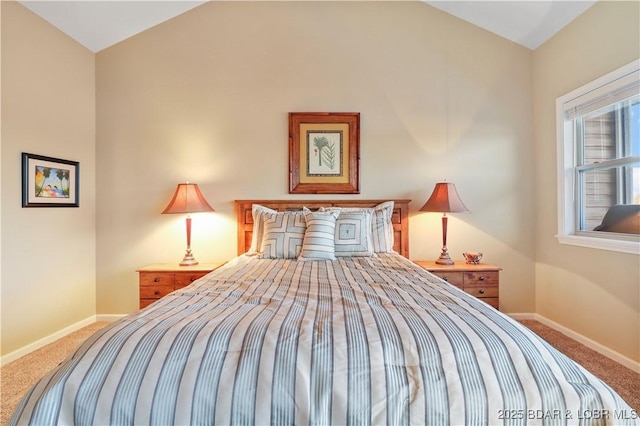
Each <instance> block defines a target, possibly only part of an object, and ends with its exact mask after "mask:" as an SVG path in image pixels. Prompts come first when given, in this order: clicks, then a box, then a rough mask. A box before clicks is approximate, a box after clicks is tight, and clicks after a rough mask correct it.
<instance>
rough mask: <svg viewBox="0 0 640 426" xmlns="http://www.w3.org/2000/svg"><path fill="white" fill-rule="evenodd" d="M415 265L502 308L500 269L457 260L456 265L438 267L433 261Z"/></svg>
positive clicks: (420, 261) (422, 261) (423, 261)
mask: <svg viewBox="0 0 640 426" xmlns="http://www.w3.org/2000/svg"><path fill="white" fill-rule="evenodd" d="M414 263H416V264H417V265H419V266H420V267H422V268H424V269H426V270H427V271H429V272H431V273H433V274H434V275H437V276H439V277H440V278H442V279H443V280H445V281H447V282H448V283H449V284H451V285H454V286H456V287H458V288H460V289H461V290H464V291H465V292H467V293H469V294H471V295H472V296H475V297H477V298H478V299H480V300H482V301H483V302H486V303H488V304H489V305H491V306H493V307H494V308H496V309H498V308H499V307H500V303H499V302H500V268H499V267H497V266H494V265H488V264H486V263H480V264H478V265H472V264H468V263H466V262H465V261H464V260H456V261H455V264H454V265H438V264H437V263H436V262H435V261H432V260H415V261H414Z"/></svg>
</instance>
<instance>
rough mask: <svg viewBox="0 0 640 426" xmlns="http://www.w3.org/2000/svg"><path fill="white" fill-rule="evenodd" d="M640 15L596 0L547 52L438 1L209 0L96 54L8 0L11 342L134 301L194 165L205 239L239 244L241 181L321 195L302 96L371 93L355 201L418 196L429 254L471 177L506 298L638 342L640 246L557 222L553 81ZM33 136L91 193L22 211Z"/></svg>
mask: <svg viewBox="0 0 640 426" xmlns="http://www.w3.org/2000/svg"><path fill="white" fill-rule="evenodd" d="M637 12H638V10H637V4H634V3H626V4H617V3H610V2H606V3H598V4H597V5H596V6H594V7H593V8H592V9H590V10H589V11H588V12H586V13H585V14H584V15H583V16H581V17H580V18H578V20H577V21H576V22H575V23H573V24H571V25H570V26H569V27H568V28H567V29H566V30H565V31H563V32H561V33H560V34H559V35H558V36H556V37H555V38H554V39H552V40H551V41H550V42H548V43H547V44H545V45H544V46H542V47H541V48H540V49H538V50H537V51H536V52H533V53H532V52H531V51H529V50H527V49H525V48H522V47H520V46H517V45H515V44H513V43H511V42H508V41H506V40H504V39H501V38H499V37H497V36H495V35H492V34H490V33H487V32H485V31H483V30H481V29H479V28H477V27H474V26H472V25H470V24H467V23H465V22H463V21H460V20H457V19H455V18H453V17H451V16H449V15H446V14H444V13H442V12H440V11H438V10H435V9H433V8H431V7H429V6H428V5H426V4H423V3H421V2H415V3H409V2H398V3H394V2H354V3H338V2H323V3H312V2H296V3H290V2H287V3H283V2H256V3H250V2H212V3H208V4H205V5H203V6H201V7H199V8H196V9H194V10H192V11H190V12H188V13H186V14H184V15H181V16H179V17H177V18H175V19H173V20H171V21H169V22H166V23H164V24H162V25H160V26H158V27H155V28H153V29H151V30H148V31H146V32H144V33H142V34H140V35H138V36H135V37H133V38H131V39H129V40H127V41H125V42H122V43H120V44H118V45H116V46H114V47H112V48H109V49H107V50H104V51H102V52H100V53H99V54H97V55H93V54H91V53H90V52H88V51H87V50H86V49H84V48H82V47H80V46H79V45H77V44H76V43H75V42H73V41H71V40H70V39H69V38H67V37H66V36H64V35H63V34H62V33H60V32H59V31H57V30H55V29H53V28H52V27H51V26H49V25H48V24H47V23H45V22H44V21H42V20H40V18H37V17H36V16H35V15H33V14H31V12H29V11H27V10H26V9H24V8H23V7H22V6H20V5H17V4H15V3H11V2H2V112H3V117H2V196H1V200H0V201H1V202H2V220H1V225H2V245H1V255H2V343H3V348H2V354H6V353H8V352H11V350H13V349H15V348H18V347H20V346H23V345H25V344H28V343H31V342H33V341H35V340H37V339H39V338H42V337H44V336H46V335H48V334H50V333H53V332H55V331H58V330H60V329H62V328H64V327H66V326H69V325H71V324H73V323H74V322H76V321H79V320H81V319H83V318H86V317H87V316H90V315H92V314H94V313H95V312H96V311H97V312H98V313H99V314H121V313H128V312H132V311H133V310H135V309H136V308H137V299H138V290H137V276H136V273H135V269H136V268H137V267H140V266H143V265H145V264H149V263H154V262H175V261H178V260H179V259H181V258H182V255H183V254H184V248H185V237H184V218H183V217H180V216H179V215H171V216H162V215H160V214H159V213H160V211H161V210H162V209H163V208H164V206H165V205H166V203H167V202H168V201H169V198H170V196H171V194H172V192H173V190H174V188H175V185H176V184H177V183H178V182H181V181H185V180H190V181H193V182H198V183H199V184H200V187H201V189H202V190H203V193H204V194H205V196H206V197H207V198H208V200H209V201H210V203H212V204H213V206H214V207H215V208H216V213H214V214H210V215H195V217H194V233H193V242H192V246H193V249H194V252H195V255H196V257H197V258H198V259H200V260H201V261H208V260H223V259H228V258H231V257H232V256H234V255H235V253H236V236H235V232H236V229H235V217H234V212H233V203H232V200H233V199H240V198H288V197H291V198H307V197H311V196H297V197H293V196H290V195H289V194H288V193H287V188H288V182H287V157H288V154H287V113H288V112H290V111H358V112H360V113H361V115H362V129H361V130H362V137H361V182H362V188H361V194H360V195H357V196H345V198H358V197H360V198H392V197H405V198H411V199H413V200H414V201H413V203H412V205H411V207H412V212H411V246H410V250H411V257H412V258H414V259H430V258H433V257H435V256H437V254H438V253H439V250H440V242H441V233H440V232H441V230H440V216H439V215H437V214H431V213H418V212H417V209H418V208H419V207H420V206H421V205H422V204H423V203H424V201H425V200H426V198H427V197H428V196H429V194H430V192H431V189H432V188H433V185H434V183H435V182H437V181H440V180H442V179H447V180H449V181H452V182H455V183H456V185H457V187H458V190H459V192H460V194H461V196H462V197H463V200H464V201H465V203H466V204H467V206H468V207H469V208H470V209H471V213H464V214H453V215H451V216H450V221H449V225H450V227H449V242H448V245H449V248H450V251H451V252H452V253H453V254H454V256H456V257H459V255H460V253H461V252H462V251H465V250H479V251H483V252H484V253H485V260H486V261H488V262H492V263H495V264H498V265H500V266H501V267H502V268H503V272H502V279H501V308H502V310H503V311H506V312H511V313H514V312H539V313H540V314H542V315H544V316H546V317H548V318H550V319H552V320H554V321H557V322H558V323H560V324H562V325H564V326H567V327H569V328H571V329H573V330H575V331H577V332H579V333H582V334H584V335H586V336H588V337H590V338H592V339H594V340H596V341H598V342H599V343H601V344H603V345H606V346H608V347H610V348H612V349H614V350H616V351H619V352H620V353H623V354H624V355H626V356H628V357H630V358H632V359H636V360H638V359H640V357H639V356H638V333H639V331H638V321H639V318H638V303H639V302H638V301H639V299H640V296H639V295H638V285H637V283H638V269H637V265H638V264H637V262H638V260H637V259H638V258H637V257H635V256H631V255H620V254H617V253H609V252H601V251H595V250H590V249H581V248H575V247H573V248H572V247H568V246H560V245H559V244H558V243H557V241H556V240H555V238H554V235H555V229H556V222H555V206H556V199H555V197H556V195H555V194H556V192H555V167H556V166H555V121H554V120H555V117H554V114H553V109H554V106H555V98H556V97H557V96H560V95H562V94H564V93H566V92H568V91H570V90H572V89H574V88H575V87H578V86H579V85H581V84H584V83H586V82H588V81H590V80H591V79H593V78H595V77H597V76H599V75H601V74H604V73H606V72H608V71H610V70H611V69H613V68H615V67H617V66H619V65H622V64H624V63H626V62H629V61H630V60H631V59H633V58H634V57H636V58H637V57H638V51H637V46H638V37H637V34H638V21H637V18H636V19H635V20H634V19H633V16H637V15H638V14H637ZM328 21H330V22H331V25H330V26H328V25H322V23H323V22H328ZM634 37H635V38H634ZM634 41H635V42H634ZM634 48H635V52H634V51H633V50H634ZM588 49H589V50H588ZM634 55H635V56H634ZM94 59H95V65H94ZM94 83H95V86H94ZM94 90H95V91H94ZM94 105H95V107H94ZM532 117H533V118H534V120H533V122H532V120H531V119H532ZM94 118H95V129H94ZM94 130H95V143H94ZM22 151H27V152H35V153H41V154H45V155H50V156H57V157H62V158H69V159H74V160H78V161H80V162H81V177H82V190H81V207H80V208H79V209H21V208H20V204H19V200H20V181H19V176H20V161H19V158H20V152H22ZM532 159H535V162H534V161H532ZM94 187H95V189H96V191H95V192H94V191H93V189H94ZM94 193H95V194H97V195H96V196H95V197H94V196H93V194H94ZM326 198H331V196H326ZM94 204H97V217H96V215H95V212H96V211H95V210H94V207H93V206H94ZM94 217H96V219H95V220H94ZM51 223H53V224H55V227H47V233H46V234H45V233H43V232H42V231H41V229H39V228H38V227H39V226H47V225H49V224H51ZM34 224H35V225H34ZM52 240H55V241H57V242H58V245H56V246H55V247H54V248H52V249H49V250H47V251H46V252H45V253H46V254H41V251H40V252H39V251H38V250H41V249H39V247H42V246H47V245H48V244H49V242H50V241H52ZM34 247H36V249H34ZM34 253H35V254H34ZM39 256H41V257H42V260H41V259H40V258H39ZM94 256H95V257H94ZM34 259H35V261H34ZM36 263H37V264H40V263H46V264H47V266H49V265H54V266H51V267H50V268H51V269H45V268H44V267H35V266H34V264H36ZM54 268H55V269H54ZM51 271H54V272H51ZM94 280H95V281H97V283H94ZM58 299H62V300H64V301H65V302H64V303H62V304H60V303H58V302H52V301H55V300H58ZM96 299H97V308H96V307H95V304H94V302H95V300H96Z"/></svg>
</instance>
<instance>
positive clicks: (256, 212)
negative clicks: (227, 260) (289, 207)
mask: <svg viewBox="0 0 640 426" xmlns="http://www.w3.org/2000/svg"><path fill="white" fill-rule="evenodd" d="M265 213H278V212H277V211H275V210H272V209H270V208H268V207H264V206H261V205H260V204H253V205H252V206H251V215H252V216H253V232H252V233H251V247H249V251H248V252H247V254H248V255H250V256H255V255H257V254H260V247H261V246H262V235H263V234H264V222H263V220H262V216H263V215H264V214H265Z"/></svg>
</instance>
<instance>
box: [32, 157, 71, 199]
mask: <svg viewBox="0 0 640 426" xmlns="http://www.w3.org/2000/svg"><path fill="white" fill-rule="evenodd" d="M79 185H80V163H79V162H77V161H70V160H63V159H61V158H53V157H45V156H43V155H35V154H28V153H26V152H23V153H22V207H79V206H80V204H79V195H80V192H79Z"/></svg>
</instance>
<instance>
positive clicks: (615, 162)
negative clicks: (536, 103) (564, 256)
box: [556, 61, 640, 254]
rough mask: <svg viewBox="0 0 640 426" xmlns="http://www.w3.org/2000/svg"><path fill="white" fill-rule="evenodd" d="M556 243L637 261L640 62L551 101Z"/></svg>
mask: <svg viewBox="0 0 640 426" xmlns="http://www.w3.org/2000/svg"><path fill="white" fill-rule="evenodd" d="M556 112H557V122H558V167H559V169H558V197H559V200H558V207H559V209H558V239H559V241H560V243H563V244H573V245H579V246H585V247H592V248H601V249H606V250H615V251H621V252H626V253H636V254H640V61H634V62H632V63H631V64H628V65H626V66H624V67H622V68H620V69H618V70H616V71H614V72H612V73H610V74H607V75H606V76H604V77H601V78H599V79H597V80H595V81H593V82H591V83H589V84H587V85H586V86H583V87H581V88H579V89H577V90H574V91H573V92H571V93H569V94H567V95H564V96H562V97H560V98H558V99H557V101H556Z"/></svg>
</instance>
